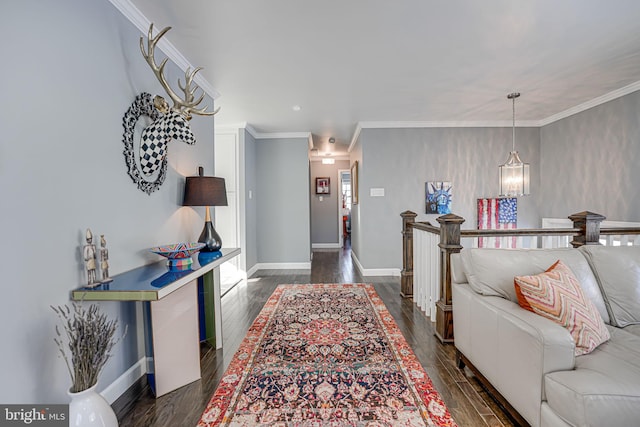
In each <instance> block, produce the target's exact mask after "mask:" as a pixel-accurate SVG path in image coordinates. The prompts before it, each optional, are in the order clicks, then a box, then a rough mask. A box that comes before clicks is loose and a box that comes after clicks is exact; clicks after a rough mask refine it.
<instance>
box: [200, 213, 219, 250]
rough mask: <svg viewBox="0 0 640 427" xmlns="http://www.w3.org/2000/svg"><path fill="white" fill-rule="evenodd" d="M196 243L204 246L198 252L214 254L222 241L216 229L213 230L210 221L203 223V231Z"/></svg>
mask: <svg viewBox="0 0 640 427" xmlns="http://www.w3.org/2000/svg"><path fill="white" fill-rule="evenodd" d="M198 242H200V243H204V244H205V247H204V248H202V249H200V252H216V251H219V250H220V248H222V239H221V238H220V235H219V234H218V233H217V232H216V229H215V228H213V223H212V222H211V221H205V223H204V229H203V230H202V234H200V238H199V239H198Z"/></svg>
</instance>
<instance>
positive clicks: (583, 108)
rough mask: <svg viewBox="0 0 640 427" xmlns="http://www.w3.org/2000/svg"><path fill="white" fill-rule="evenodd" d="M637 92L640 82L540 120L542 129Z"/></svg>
mask: <svg viewBox="0 0 640 427" xmlns="http://www.w3.org/2000/svg"><path fill="white" fill-rule="evenodd" d="M637 90H640V81H637V82H635V83H631V84H630V85H627V86H625V87H623V88H620V89H616V90H614V91H611V92H609V93H607V94H604V95H602V96H599V97H597V98H594V99H592V100H591V101H587V102H583V103H582V104H580V105H576V106H575V107H572V108H569V109H568V110H564V111H562V112H560V113H558V114H554V115H553V116H549V117H547V118H546V119H542V120H540V125H539V126H540V127H542V126H546V125H548V124H551V123H553V122H557V121H558V120H562V119H565V118H567V117H569V116H573V115H574V114H578V113H581V112H583V111H586V110H588V109H590V108H593V107H597V106H598V105H601V104H604V103H605V102H609V101H613V100H614V99H617V98H621V97H623V96H625V95H629V94H630V93H633V92H635V91H637Z"/></svg>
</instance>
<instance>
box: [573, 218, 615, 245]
mask: <svg viewBox="0 0 640 427" xmlns="http://www.w3.org/2000/svg"><path fill="white" fill-rule="evenodd" d="M569 219H570V220H571V221H573V228H579V229H580V231H581V233H580V235H578V236H574V237H573V240H572V241H571V245H573V247H574V248H577V247H580V246H583V245H599V244H600V223H601V222H602V221H604V220H605V219H607V218H606V217H605V216H603V215H600V214H597V213H593V212H589V211H584V212H579V213H575V214H573V215H569Z"/></svg>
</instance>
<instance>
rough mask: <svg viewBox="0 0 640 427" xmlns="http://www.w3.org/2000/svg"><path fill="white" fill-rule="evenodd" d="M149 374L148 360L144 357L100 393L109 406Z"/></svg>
mask: <svg viewBox="0 0 640 427" xmlns="http://www.w3.org/2000/svg"><path fill="white" fill-rule="evenodd" d="M146 373H147V358H146V357H143V358H142V359H140V360H138V361H137V362H136V363H135V364H134V365H133V366H132V367H130V368H129V369H127V371H126V372H125V373H124V374H122V375H120V376H119V377H118V378H117V379H116V380H115V381H114V382H112V383H111V384H109V385H108V386H106V387H105V388H104V390H102V391H101V392H100V394H101V395H102V397H104V398H105V399H106V400H107V402H109V405H111V404H112V403H113V402H115V401H116V400H117V399H118V398H119V397H120V396H122V394H123V393H124V392H125V391H127V390H129V387H131V386H132V385H134V384H135V382H136V381H138V380H139V379H140V377H141V376H143V375H144V374H146Z"/></svg>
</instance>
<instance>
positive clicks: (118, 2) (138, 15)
mask: <svg viewBox="0 0 640 427" xmlns="http://www.w3.org/2000/svg"><path fill="white" fill-rule="evenodd" d="M109 1H110V2H111V4H113V5H114V6H115V7H116V9H118V10H119V11H120V13H122V14H123V15H124V16H125V18H127V19H128V20H129V21H131V23H132V24H133V25H135V26H136V28H138V29H139V30H140V31H141V32H142V34H143V35H144V36H145V37H146V36H147V34H148V32H149V25H151V21H150V20H149V19H148V18H147V17H146V16H144V15H143V14H142V12H140V9H138V8H137V7H136V6H135V5H134V4H133V3H131V1H130V0H109ZM157 30H158V31H159V30H160V28H157ZM158 47H159V48H160V49H161V50H162V51H163V52H164V53H165V55H167V56H168V57H169V59H170V60H171V61H173V62H174V63H175V64H176V65H177V66H178V67H179V68H180V69H181V70H182V71H185V72H186V71H187V69H189V68H191V69H192V70H193V69H195V68H196V67H194V66H193V65H192V64H191V63H190V62H189V61H188V60H187V58H185V57H184V56H183V55H182V54H181V53H180V51H179V50H178V49H176V47H175V46H174V45H173V44H172V43H171V42H170V41H169V40H167V37H166V36H165V37H163V38H161V39H160V41H159V42H158ZM193 80H194V81H195V82H196V84H197V85H198V86H200V88H201V89H202V90H203V91H204V92H205V93H206V94H207V95H209V96H210V97H211V98H213V99H214V100H215V99H217V98H219V97H220V92H218V91H217V90H215V89H214V88H213V86H211V83H209V82H208V81H207V80H206V79H205V78H204V77H202V75H201V74H196V76H195V78H194V79H193Z"/></svg>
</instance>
